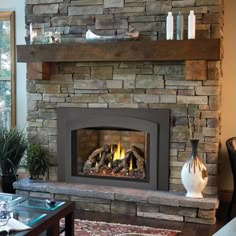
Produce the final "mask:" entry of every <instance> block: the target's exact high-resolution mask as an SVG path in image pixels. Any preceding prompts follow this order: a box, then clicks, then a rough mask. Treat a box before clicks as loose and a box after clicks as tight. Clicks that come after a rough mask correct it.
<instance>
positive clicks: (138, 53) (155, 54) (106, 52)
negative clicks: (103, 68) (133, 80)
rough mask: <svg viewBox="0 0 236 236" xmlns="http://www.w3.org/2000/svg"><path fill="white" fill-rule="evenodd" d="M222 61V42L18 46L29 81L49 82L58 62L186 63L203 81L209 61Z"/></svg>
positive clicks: (206, 40) (189, 75) (142, 42)
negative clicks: (54, 65) (46, 80)
mask: <svg viewBox="0 0 236 236" xmlns="http://www.w3.org/2000/svg"><path fill="white" fill-rule="evenodd" d="M221 57H222V53H221V42H220V39H195V40H161V41H126V42H99V43H76V44H40V45H18V46H17V61H18V62H26V63H27V67H28V68H27V70H28V79H31V78H32V79H50V69H51V64H52V63H55V62H107V61H110V62H119V61H123V62H130V61H133V62H138V61H185V65H186V67H187V66H188V67H189V68H190V71H202V72H203V73H202V76H201V77H206V76H205V75H206V61H213V60H221ZM186 71H189V70H186ZM31 75H32V76H31ZM186 77H187V78H186V79H187V80H188V79H189V80H191V79H194V78H193V77H194V76H192V73H188V74H187V73H186Z"/></svg>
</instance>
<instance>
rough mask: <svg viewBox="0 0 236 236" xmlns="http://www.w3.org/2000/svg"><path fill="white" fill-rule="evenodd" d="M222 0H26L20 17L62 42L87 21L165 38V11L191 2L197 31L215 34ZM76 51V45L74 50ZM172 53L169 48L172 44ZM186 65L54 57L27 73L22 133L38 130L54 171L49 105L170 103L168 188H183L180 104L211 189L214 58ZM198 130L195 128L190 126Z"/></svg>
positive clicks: (184, 8)
mask: <svg viewBox="0 0 236 236" xmlns="http://www.w3.org/2000/svg"><path fill="white" fill-rule="evenodd" d="M222 7H223V3H222V1H221V0H215V1H212V0H204V1H202V0H189V1H185V0H183V1H154V0H150V1H147V0H110V1H109V0H77V1H72V0H64V1H63V0H26V24H27V25H28V23H30V22H32V23H33V27H39V28H40V27H41V28H43V27H44V29H45V31H55V30H57V31H60V32H61V34H62V42H70V41H77V40H79V39H83V38H84V36H85V33H86V31H87V30H88V29H91V30H92V31H94V32H95V33H98V34H101V35H116V34H120V33H125V32H127V31H129V30H131V29H132V28H134V29H135V30H137V31H139V32H140V35H141V36H140V38H141V40H143V39H152V40H161V39H164V38H165V18H166V15H167V12H168V11H172V12H173V13H177V12H179V11H181V12H182V13H183V14H184V16H185V38H186V29H187V15H188V14H189V11H190V10H194V11H195V14H196V19H197V26H196V28H197V33H196V36H197V38H220V37H222V25H223V13H222ZM78 53H79V52H78ZM173 53H174V52H173ZM204 65H205V66H206V73H205V75H204V76H202V73H199V71H201V68H202V67H199V68H200V69H199V70H196V71H195V73H193V72H192V71H191V80H186V75H189V74H190V68H191V67H192V66H194V65H191V64H190V65H189V64H185V63H184V62H165V63H164V62H159V63H157V62H155V63H154V62H143V63H140V62H139V63H135V62H132V63H131V62H130V63H127V62H121V63H117V62H110V63H107V62H106V63H105V62H104V63H103V62H99V63H97V62H96V63H93V62H90V63H77V62H73V63H57V64H54V66H53V68H52V70H53V72H52V74H51V78H50V80H36V79H34V78H33V77H31V78H28V79H29V80H28V81H27V92H28V118H27V119H28V136H29V137H34V136H35V135H38V137H39V138H40V140H41V142H43V144H44V145H45V146H46V147H48V149H49V151H50V153H51V154H52V155H53V156H54V164H55V167H52V168H51V171H50V179H52V180H54V179H56V164H57V160H56V151H57V143H56V139H57V129H56V124H57V107H61V106H75V107H89V108H93V107H96V108H122V107H126V108H147V109H158V108H169V109H170V110H171V130H170V132H171V140H170V147H171V149H170V179H169V183H170V190H171V191H183V190H184V189H183V185H182V183H181V180H180V170H181V168H182V166H183V163H184V162H185V161H186V160H187V158H188V157H189V155H190V150H191V147H190V143H189V130H188V129H187V126H186V124H187V121H186V107H185V106H186V104H188V106H189V111H190V118H191V121H192V122H195V124H196V127H197V126H198V119H197V116H198V113H199V111H201V112H202V119H201V121H200V128H199V132H197V134H196V135H197V137H198V138H199V139H200V144H199V156H201V157H202V159H203V161H204V162H205V163H206V166H207V169H208V171H209V181H208V184H207V187H206V189H205V193H206V194H215V193H217V178H216V176H217V159H218V151H219V134H220V122H219V121H220V106H221V61H206V63H205V64H204ZM197 131H198V128H197Z"/></svg>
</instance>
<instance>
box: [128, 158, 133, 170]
mask: <svg viewBox="0 0 236 236" xmlns="http://www.w3.org/2000/svg"><path fill="white" fill-rule="evenodd" d="M131 170H133V159H132V158H131V159H130V162H129V171H131Z"/></svg>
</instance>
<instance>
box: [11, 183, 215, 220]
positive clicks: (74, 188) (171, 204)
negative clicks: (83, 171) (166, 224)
mask: <svg viewBox="0 0 236 236" xmlns="http://www.w3.org/2000/svg"><path fill="white" fill-rule="evenodd" d="M13 186H14V188H15V189H16V193H17V194H21V195H27V196H32V197H43V198H55V199H58V200H59V199H60V200H71V201H75V202H76V208H77V209H78V210H85V211H97V212H111V213H119V214H126V215H136V216H142V217H147V218H156V219H164V220H173V221H183V222H195V223H202V224H215V222H216V218H215V213H216V209H217V208H218V206H219V200H218V197H217V196H206V197H204V198H203V199H194V198H186V197H185V195H184V193H178V192H165V191H151V190H150V191H147V190H140V189H131V188H119V187H111V186H97V185H89V184H74V183H65V182H53V181H40V180H38V181H32V180H30V179H21V180H19V181H16V182H15V183H14V185H13Z"/></svg>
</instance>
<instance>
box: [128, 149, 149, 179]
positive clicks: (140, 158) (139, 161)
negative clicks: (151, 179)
mask: <svg viewBox="0 0 236 236" xmlns="http://www.w3.org/2000/svg"><path fill="white" fill-rule="evenodd" d="M131 149H132V153H133V155H134V156H135V158H136V166H137V169H138V170H139V171H140V174H141V176H142V178H145V176H146V173H145V160H144V155H143V153H142V152H141V150H140V149H138V148H137V147H135V146H132V148H131ZM140 153H142V155H140Z"/></svg>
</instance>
